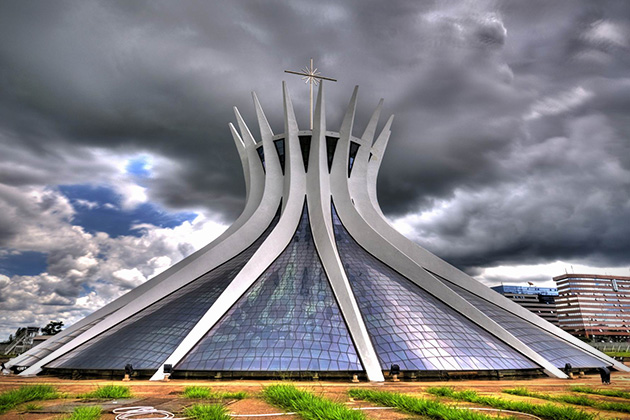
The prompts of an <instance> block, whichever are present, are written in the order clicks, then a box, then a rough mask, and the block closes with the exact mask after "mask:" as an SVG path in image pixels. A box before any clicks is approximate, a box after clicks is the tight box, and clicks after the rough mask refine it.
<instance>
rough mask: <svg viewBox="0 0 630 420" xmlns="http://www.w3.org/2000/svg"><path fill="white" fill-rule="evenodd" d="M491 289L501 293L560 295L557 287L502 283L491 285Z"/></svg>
mask: <svg viewBox="0 0 630 420" xmlns="http://www.w3.org/2000/svg"><path fill="white" fill-rule="evenodd" d="M491 289H492V290H494V291H495V292H499V293H501V294H505V293H516V294H521V295H545V296H558V289H556V288H555V287H534V286H511V285H507V286H506V285H503V284H502V285H501V286H494V287H491Z"/></svg>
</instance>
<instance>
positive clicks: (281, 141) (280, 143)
mask: <svg viewBox="0 0 630 420" xmlns="http://www.w3.org/2000/svg"><path fill="white" fill-rule="evenodd" d="M273 144H274V145H275V146H276V152H278V159H280V167H281V168H282V173H283V174H284V139H279V140H274V141H273Z"/></svg>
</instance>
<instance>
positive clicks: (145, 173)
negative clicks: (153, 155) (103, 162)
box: [125, 155, 151, 178]
mask: <svg viewBox="0 0 630 420" xmlns="http://www.w3.org/2000/svg"><path fill="white" fill-rule="evenodd" d="M125 170H126V171H127V173H129V174H132V175H135V176H137V177H139V178H148V177H149V176H150V175H151V167H150V163H149V157H148V156H144V155H141V156H138V157H136V158H133V159H130V160H128V161H127V166H126V167H125Z"/></svg>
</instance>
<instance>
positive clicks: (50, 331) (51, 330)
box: [42, 321, 63, 335]
mask: <svg viewBox="0 0 630 420" xmlns="http://www.w3.org/2000/svg"><path fill="white" fill-rule="evenodd" d="M61 327H63V321H50V322H49V323H48V325H46V326H45V327H44V328H42V334H43V335H55V334H57V333H58V332H60V331H61Z"/></svg>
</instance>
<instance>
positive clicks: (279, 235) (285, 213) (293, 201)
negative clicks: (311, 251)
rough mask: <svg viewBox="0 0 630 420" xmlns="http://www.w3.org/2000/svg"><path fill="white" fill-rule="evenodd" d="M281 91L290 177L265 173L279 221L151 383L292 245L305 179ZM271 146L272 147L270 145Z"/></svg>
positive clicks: (295, 130) (289, 108) (287, 99)
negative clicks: (278, 202) (277, 202)
mask: <svg viewBox="0 0 630 420" xmlns="http://www.w3.org/2000/svg"><path fill="white" fill-rule="evenodd" d="M282 87H283V93H284V127H285V138H284V150H285V173H290V174H291V176H283V175H282V173H281V172H278V171H274V173H273V175H271V173H270V171H269V170H267V176H268V177H269V178H268V182H267V185H266V186H265V190H267V189H273V190H274V194H279V193H281V192H282V191H284V193H283V198H284V200H283V206H284V208H283V210H282V214H281V215H280V219H279V220H278V223H277V224H276V227H275V228H274V229H273V230H272V231H271V233H270V234H269V236H268V237H267V239H265V241H264V242H263V243H262V245H261V246H260V248H258V250H257V251H256V252H255V253H254V255H253V256H252V258H251V259H250V260H249V261H248V262H247V264H245V266H244V267H243V269H242V270H241V271H240V272H239V273H238V274H237V275H236V277H235V278H234V280H232V282H231V283H230V284H229V285H228V287H227V288H226V289H225V290H224V291H223V293H222V294H221V295H220V296H219V298H218V299H217V300H216V301H215V302H214V304H213V305H212V306H211V307H210V309H208V311H207V312H206V313H205V314H204V316H203V317H202V318H201V319H200V320H199V322H197V324H196V325H195V326H194V327H193V329H192V330H191V331H190V333H189V334H188V335H187V336H186V337H185V338H184V340H183V341H182V342H181V343H180V344H179V346H178V347H177V348H176V349H175V351H174V352H173V353H172V354H171V355H170V356H169V357H168V358H167V359H166V360H165V361H164V363H163V364H162V366H161V367H160V368H159V369H158V370H157V371H156V372H155V373H154V374H153V376H152V377H151V380H161V379H163V378H164V365H165V364H170V365H173V366H175V365H177V363H179V362H180V361H181V360H182V359H183V358H184V356H186V354H188V352H189V351H190V350H192V348H193V347H194V346H195V344H197V343H198V342H199V340H201V339H202V338H203V336H204V335H205V334H206V333H207V332H208V331H210V329H211V328H212V327H213V326H214V325H215V324H216V323H217V322H218V321H219V319H221V317H222V316H223V315H225V313H226V312H227V311H228V310H229V309H230V308H231V307H232V306H233V305H234V304H235V303H236V302H237V301H238V299H239V298H240V297H241V296H242V295H243V294H244V293H245V292H246V291H247V289H249V288H250V287H251V286H252V285H253V284H254V282H255V281H256V280H257V279H258V278H259V277H260V276H261V275H262V274H263V273H264V272H265V270H266V269H267V268H268V267H269V266H270V265H271V264H272V263H273V262H274V261H275V260H276V258H278V257H279V256H280V254H281V253H282V251H284V249H285V248H286V247H287V246H288V245H289V243H290V242H291V239H292V238H293V235H294V233H295V231H296V229H297V227H298V224H299V222H300V219H301V217H302V207H303V206H304V199H305V197H304V191H305V190H306V179H305V174H304V171H303V170H301V171H300V170H299V169H297V168H298V165H302V152H301V150H300V142H299V140H298V127H297V121H296V119H295V113H294V111H293V104H292V103H291V97H290V96H289V92H288V90H287V88H286V84H284V83H283V85H282ZM263 141H264V140H263ZM271 146H272V147H274V146H273V144H272V145H271ZM266 153H267V149H265V161H267V159H268V158H269V156H268V155H267V154H266ZM274 155H275V151H274ZM276 159H277V158H276ZM278 169H279V168H278Z"/></svg>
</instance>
